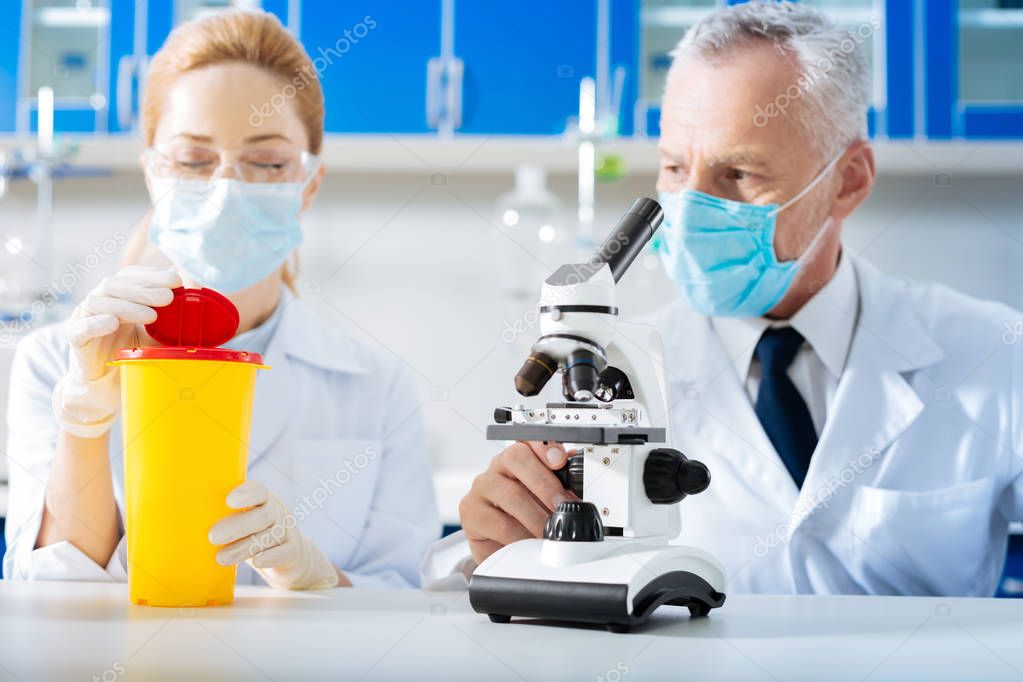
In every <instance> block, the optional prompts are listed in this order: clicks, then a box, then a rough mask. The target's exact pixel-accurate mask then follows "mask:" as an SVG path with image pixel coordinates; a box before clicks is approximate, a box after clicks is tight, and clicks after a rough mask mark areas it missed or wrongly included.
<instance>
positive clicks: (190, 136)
mask: <svg viewBox="0 0 1023 682" xmlns="http://www.w3.org/2000/svg"><path fill="white" fill-rule="evenodd" d="M179 137H183V138H185V139H186V140H190V141H192V142H200V143H203V144H209V143H210V142H213V138H212V137H210V136H209V135H196V134H194V133H178V134H176V135H173V136H172V137H171V139H172V140H174V139H177V138H179Z"/></svg>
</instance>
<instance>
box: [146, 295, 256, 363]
mask: <svg viewBox="0 0 1023 682" xmlns="http://www.w3.org/2000/svg"><path fill="white" fill-rule="evenodd" d="M146 331H147V332H149V335H150V336H152V337H153V338H154V339H156V340H157V341H158V342H159V343H162V344H163V345H164V346H177V347H179V348H181V347H189V348H215V347H216V346H219V345H220V344H222V343H227V342H228V341H230V340H231V338H232V337H233V336H234V333H235V332H236V331H238V309H237V308H235V307H234V304H233V303H231V301H230V300H229V299H228V298H227V297H226V296H224V295H223V294H220V293H218V292H216V291H214V290H213V289H205V288H203V289H186V288H184V287H178V288H177V289H174V300H173V301H171V302H170V304H169V305H166V306H163V307H162V308H157V309H156V321H155V322H150V323H149V324H147V325H146ZM150 357H152V356H150Z"/></svg>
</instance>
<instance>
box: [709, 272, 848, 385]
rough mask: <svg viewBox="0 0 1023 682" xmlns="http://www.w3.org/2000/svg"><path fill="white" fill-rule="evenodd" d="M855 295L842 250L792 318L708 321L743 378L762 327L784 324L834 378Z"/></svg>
mask: <svg viewBox="0 0 1023 682" xmlns="http://www.w3.org/2000/svg"><path fill="white" fill-rule="evenodd" d="M859 299H860V294H859V285H858V283H857V281H856V273H855V271H854V270H853V267H852V262H851V261H850V260H849V259H848V258H847V257H846V256H845V255H844V254H843V255H842V256H840V258H839V262H838V268H837V269H836V270H835V274H834V276H833V277H832V278H831V279H830V280H829V281H828V283H827V284H825V285H824V287H823V288H822V289H821V290H820V291H818V292H817V294H816V295H815V296H813V297H812V298H811V299H810V300H809V301H807V302H806V304H805V305H804V306H803V307H802V308H800V309H799V312H797V313H796V314H795V315H793V316H792V319H790V320H785V321H777V322H776V321H772V320H769V319H767V318H765V317H712V318H711V325H712V326H713V327H714V331H715V332H716V333H717V335H718V338H720V339H721V343H722V345H723V346H724V349H725V352H726V353H728V357H729V358H730V359H731V361H732V366H734V367H735V369H736V371H737V372H738V373H739V377H740V379H742V380H743V381H745V379H746V377H747V376H749V368H750V363H751V362H752V361H753V351H754V350H755V349H756V347H757V342H758V341H760V337H761V336H762V335H763V333H764V331H765V330H766V329H767V328H768V327H784V326H792V327H793V328H795V330H796V331H798V332H799V333H800V334H802V335H803V338H804V339H806V341H807V342H808V343H809V344H810V347H811V348H813V350H814V352H815V353H817V356H818V357H819V358H820V359H821V362H823V363H824V366H825V367H826V368H827V370H828V372H830V373H831V375H832V376H833V377H834V378H835V379H838V378H839V377H840V376H841V375H842V370H843V369H844V368H845V360H846V357H847V356H848V355H849V346H850V345H851V344H852V337H853V331H854V330H855V328H856V320H857V317H858V315H859Z"/></svg>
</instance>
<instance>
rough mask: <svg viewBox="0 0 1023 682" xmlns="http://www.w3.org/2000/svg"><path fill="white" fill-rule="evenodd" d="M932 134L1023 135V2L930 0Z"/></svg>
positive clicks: (927, 33)
mask: <svg viewBox="0 0 1023 682" xmlns="http://www.w3.org/2000/svg"><path fill="white" fill-rule="evenodd" d="M923 12H924V17H923V19H924V30H925V48H926V49H925V57H924V59H925V69H926V81H925V83H926V89H925V93H926V102H927V123H926V132H927V136H928V137H930V138H935V139H946V138H953V137H967V138H994V139H999V138H1001V139H1007V138H1023V3H1021V2H1019V1H1018V0H929V1H928V2H927V3H925V5H924V8H923Z"/></svg>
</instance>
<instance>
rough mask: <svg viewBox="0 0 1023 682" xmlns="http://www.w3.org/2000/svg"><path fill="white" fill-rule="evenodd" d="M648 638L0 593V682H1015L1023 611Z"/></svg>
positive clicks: (361, 614)
mask: <svg viewBox="0 0 1023 682" xmlns="http://www.w3.org/2000/svg"><path fill="white" fill-rule="evenodd" d="M686 613H687V612H686V611H684V610H683V609H679V608H674V607H669V608H665V609H661V610H660V611H658V613H657V614H656V615H655V617H654V620H653V621H652V622H651V623H650V624H648V625H647V626H646V627H645V628H643V629H639V630H636V631H634V632H632V633H629V634H623V635H615V634H611V633H609V632H606V631H604V630H603V629H596V628H568V627H549V626H544V625H540V624H537V623H528V622H526V623H516V622H514V621H513V622H512V623H511V624H508V625H498V624H492V623H490V622H489V620H487V618H486V617H484V616H480V615H477V614H475V613H473V612H472V610H471V609H470V608H469V605H468V600H467V597H466V594H465V593H464V592H448V593H426V592H419V591H415V590H391V591H388V590H345V589H340V590H331V591H328V592H317V593H285V592H274V591H271V590H269V589H265V588H258V587H243V588H239V590H238V595H237V600H236V602H235V603H234V604H233V605H232V606H228V607H216V608H207V609H160V608H147V607H138V606H132V605H130V604H129V603H128V600H127V590H126V587H125V586H124V585H116V584H90V583H23V582H10V581H5V582H2V583H0V680H4V679H15V680H26V681H27V680H61V679H86V680H88V679H99V680H108V681H110V682H112V681H114V680H122V679H123V680H134V679H145V680H160V679H167V680H186V681H188V682H196V681H198V680H213V679H216V680H227V679H263V680H265V679H271V680H289V679H296V680H315V679H327V678H330V679H346V680H347V679H351V680H355V679H361V680H394V679H412V680H417V681H422V680H432V679H445V680H463V679H464V680H473V681H475V682H480V681H485V682H491V681H497V680H548V679H550V680H559V681H562V682H563V681H566V680H597V681H598V682H601V681H607V682H619V681H621V680H630V679H634V680H654V679H665V680H668V679H670V680H683V679H684V680H718V679H722V680H724V679H728V680H772V679H775V680H792V679H805V680H864V679H868V680H921V679H934V680H1019V679H1021V678H1023V601H1014V600H995V599H932V598H905V597H780V596H742V595H733V596H730V597H729V598H728V601H727V602H726V603H725V605H724V607H723V608H721V609H719V610H716V611H714V612H713V613H712V614H711V616H710V617H708V618H703V619H695V620H690V619H689V618H688V617H687V615H685V614H686Z"/></svg>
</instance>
